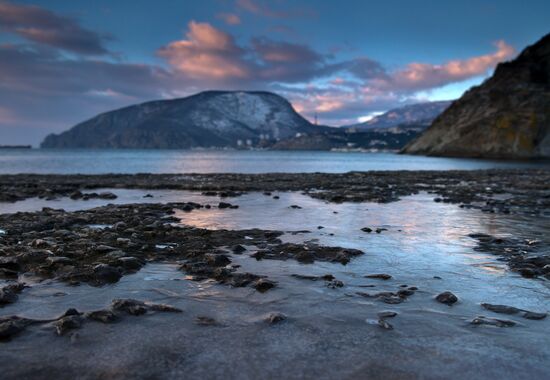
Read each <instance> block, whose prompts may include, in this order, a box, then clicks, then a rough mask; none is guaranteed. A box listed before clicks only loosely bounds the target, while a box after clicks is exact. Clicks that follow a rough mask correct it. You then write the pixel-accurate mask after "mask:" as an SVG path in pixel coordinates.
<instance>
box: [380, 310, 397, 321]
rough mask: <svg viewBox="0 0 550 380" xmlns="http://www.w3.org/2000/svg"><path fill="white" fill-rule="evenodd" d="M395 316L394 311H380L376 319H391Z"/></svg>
mask: <svg viewBox="0 0 550 380" xmlns="http://www.w3.org/2000/svg"><path fill="white" fill-rule="evenodd" d="M395 316H397V313H396V312H395V311H381V312H379V313H378V318H380V319H385V318H393V317H395Z"/></svg>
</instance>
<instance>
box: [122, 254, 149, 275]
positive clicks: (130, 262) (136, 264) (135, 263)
mask: <svg viewBox="0 0 550 380" xmlns="http://www.w3.org/2000/svg"><path fill="white" fill-rule="evenodd" d="M117 265H118V266H120V267H122V268H124V269H125V270H128V271H137V270H139V269H141V267H143V265H145V263H144V262H143V261H142V260H140V259H138V258H135V257H131V256H126V257H121V258H119V259H118V260H117Z"/></svg>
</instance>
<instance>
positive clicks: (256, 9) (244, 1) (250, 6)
mask: <svg viewBox="0 0 550 380" xmlns="http://www.w3.org/2000/svg"><path fill="white" fill-rule="evenodd" d="M235 4H236V5H237V8H239V9H241V10H244V11H247V12H250V13H253V14H255V15H258V16H263V17H268V18H279V19H281V18H294V17H313V16H315V15H316V12H315V11H314V10H313V9H309V8H307V9H306V8H292V9H290V8H289V7H288V6H286V7H285V8H286V9H285V10H284V11H282V10H276V9H273V8H272V7H270V6H268V5H267V4H266V2H265V1H261V0H237V1H236V3H235Z"/></svg>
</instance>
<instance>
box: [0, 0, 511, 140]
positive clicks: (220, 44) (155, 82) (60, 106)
mask: <svg viewBox="0 0 550 380" xmlns="http://www.w3.org/2000/svg"><path fill="white" fill-rule="evenodd" d="M239 3H240V4H241V6H244V7H248V8H247V9H246V11H247V12H252V13H256V14H262V15H265V16H268V17H278V18H281V17H282V16H283V14H282V13H277V12H276V11H273V10H271V9H270V8H266V7H265V6H264V5H262V4H264V3H257V2H256V1H250V0H248V1H244V0H243V1H240V2H239ZM258 7H259V8H258ZM243 9H244V8H243ZM274 12H275V13H274ZM288 14H290V13H288ZM293 14H296V13H293ZM231 15H233V14H224V16H220V15H218V17H221V18H222V20H224V21H225V22H226V23H227V24H229V25H232V22H233V24H235V21H236V19H233V21H231V17H226V16H231ZM234 16H236V15H234ZM237 17H238V16H237ZM0 30H4V31H7V32H10V33H14V34H17V35H19V36H21V37H23V38H25V39H27V40H28V41H30V42H29V43H27V42H25V43H12V44H9V43H4V44H0V98H1V99H2V104H1V107H0V134H1V135H2V136H3V137H4V136H16V134H17V133H19V136H20V137H19V140H17V139H16V138H15V137H14V138H13V139H12V141H16V140H17V141H21V140H24V139H25V138H27V136H26V133H27V132H25V131H29V130H31V129H32V130H33V136H35V137H34V138H35V140H33V141H31V142H33V143H37V142H39V139H41V138H42V137H44V135H45V134H47V133H48V132H54V131H61V130H64V129H66V128H68V127H70V126H71V125H73V124H75V123H77V122H80V121H82V120H85V119H86V118H89V117H92V116H94V115H95V114H97V113H100V112H104V111H108V110H111V109H114V108H118V107H122V106H126V105H130V104H133V103H139V102H142V101H146V100H152V99H158V98H172V97H178V96H187V95H190V94H192V93H195V92H199V91H202V90H207V89H220V90H232V89H240V90H267V91H274V92H277V93H279V94H281V95H282V96H285V97H287V98H288V99H289V100H290V101H291V102H292V104H293V105H294V106H295V108H296V109H297V110H299V111H300V112H303V113H304V116H306V117H308V118H310V119H313V115H314V114H316V113H317V114H318V115H319V120H320V122H321V123H326V124H329V125H342V124H351V123H354V122H355V121H356V119H357V117H358V116H362V115H365V114H368V113H369V112H374V111H383V110H387V109H389V108H393V107H395V106H396V105H399V104H408V103H414V102H418V101H419V98H418V96H419V95H418V94H419V92H422V91H429V90H432V89H435V88H439V87H442V86H445V85H448V84H450V83H456V82H462V81H464V80H467V79H470V78H474V77H479V76H485V75H486V74H487V73H488V72H489V71H490V70H491V69H492V68H493V67H494V66H495V65H496V64H497V63H498V62H500V61H503V60H506V59H508V58H510V57H512V56H513V55H514V53H515V52H514V49H513V48H512V47H511V46H510V45H508V44H507V43H505V42H504V41H499V42H498V43H497V46H496V50H495V51H494V52H492V53H489V54H485V55H480V56H476V57H471V58H467V59H463V60H451V61H448V62H444V63H441V64H431V63H418V62H415V63H410V64H407V65H404V66H403V67H401V68H397V69H394V70H389V69H388V68H387V67H385V66H384V65H383V64H382V63H380V62H378V61H376V60H374V59H372V58H370V57H365V56H358V57H355V58H351V59H339V55H340V52H339V51H330V52H328V53H325V52H321V51H319V50H316V49H315V48H313V47H312V46H310V45H308V44H298V43H294V42H289V41H288V38H287V40H286V41H285V40H282V41H281V40H275V39H272V38H266V37H262V36H256V37H252V38H250V39H249V40H246V41H244V40H237V39H236V38H235V37H234V36H233V35H231V34H229V33H227V32H225V31H223V30H221V29H218V28H216V27H214V26H212V25H211V24H209V23H205V22H197V21H191V22H189V24H188V29H187V31H186V33H185V35H184V37H183V38H182V39H179V40H175V41H172V42H170V43H168V44H167V45H165V46H164V47H161V48H160V49H159V50H158V51H157V55H158V56H160V57H162V58H163V59H164V60H165V62H166V63H167V64H165V65H162V66H159V65H152V64H139V63H127V62H122V61H116V60H113V59H112V57H110V56H109V54H110V53H109V52H108V50H107V49H106V48H105V47H104V45H103V43H104V42H105V39H104V38H103V37H102V36H101V35H99V34H97V33H94V32H92V31H89V30H86V29H83V28H82V27H80V26H79V25H78V24H77V23H76V21H74V20H73V19H70V18H66V17H62V16H59V15H57V14H54V13H52V12H50V11H47V10H44V9H42V8H38V7H33V6H21V5H12V4H11V3H6V2H1V0H0ZM66 52H72V53H76V54H73V55H69V57H71V58H68V55H67V54H65V53H66ZM345 53H346V55H347V56H352V53H353V51H351V50H346V52H345ZM102 55H103V56H102ZM40 128H42V129H40ZM18 130H20V131H21V132H14V131H18ZM7 131H9V132H7ZM36 131H43V132H36Z"/></svg>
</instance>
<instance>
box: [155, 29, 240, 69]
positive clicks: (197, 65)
mask: <svg viewBox="0 0 550 380" xmlns="http://www.w3.org/2000/svg"><path fill="white" fill-rule="evenodd" d="M186 37H187V39H185V40H180V41H175V42H172V43H170V44H168V45H167V46H165V47H163V48H161V49H160V50H159V52H158V54H159V55H160V56H161V57H164V58H166V59H167V60H168V62H169V63H170V64H171V65H172V66H173V67H174V68H175V69H176V70H178V71H179V72H180V73H184V74H185V75H186V76H189V77H191V78H195V79H200V78H211V79H227V78H231V79H236V78H246V77H249V75H250V74H249V69H248V68H247V66H246V64H245V62H244V61H243V60H242V55H243V51H242V49H241V48H240V47H238V46H237V45H236V43H235V40H234V39H233V37H232V36H231V35H229V34H227V33H224V32H222V31H220V30H218V29H216V28H214V27H213V26H212V25H210V24H208V23H198V22H195V21H191V22H190V23H189V31H188V32H187V34H186Z"/></svg>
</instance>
